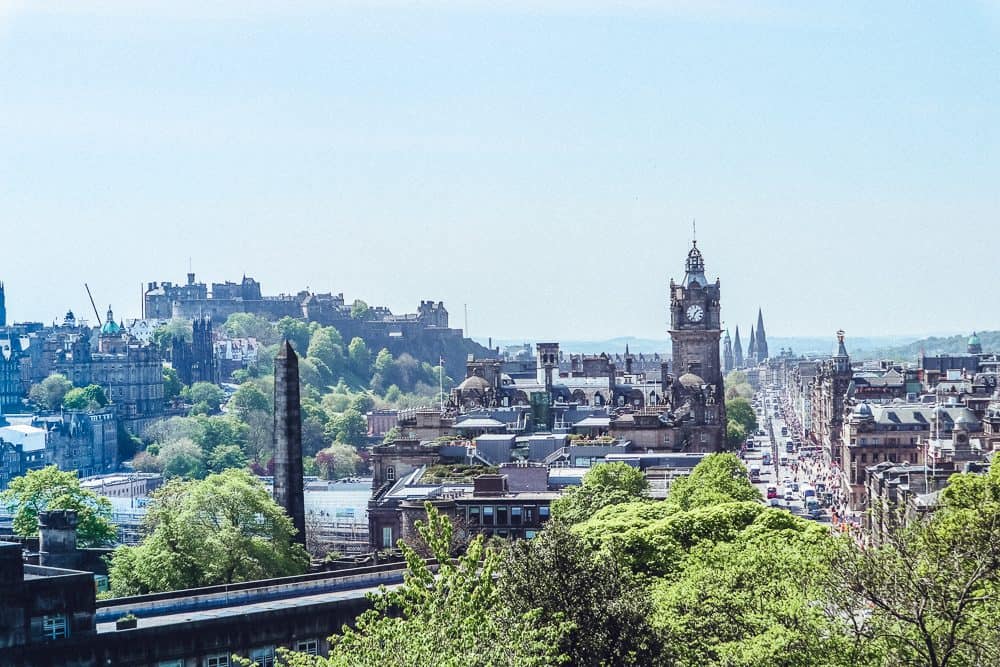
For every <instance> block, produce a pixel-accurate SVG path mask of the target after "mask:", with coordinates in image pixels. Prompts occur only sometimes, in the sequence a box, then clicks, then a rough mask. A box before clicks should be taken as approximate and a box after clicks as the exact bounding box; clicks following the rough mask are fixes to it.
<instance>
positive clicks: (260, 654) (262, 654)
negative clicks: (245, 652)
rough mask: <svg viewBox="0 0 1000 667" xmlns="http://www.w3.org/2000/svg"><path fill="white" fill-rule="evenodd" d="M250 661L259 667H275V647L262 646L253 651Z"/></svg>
mask: <svg viewBox="0 0 1000 667" xmlns="http://www.w3.org/2000/svg"><path fill="white" fill-rule="evenodd" d="M250 659H251V660H252V661H253V662H255V663H256V665H257V667H274V647H273V646H261V647H259V648H255V649H253V650H251V651H250Z"/></svg>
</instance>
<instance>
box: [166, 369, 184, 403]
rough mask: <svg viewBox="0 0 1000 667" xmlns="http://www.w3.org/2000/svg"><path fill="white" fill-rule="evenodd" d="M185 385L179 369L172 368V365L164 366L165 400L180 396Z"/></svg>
mask: <svg viewBox="0 0 1000 667" xmlns="http://www.w3.org/2000/svg"><path fill="white" fill-rule="evenodd" d="M183 388H184V385H183V384H182V383H181V378H180V376H179V375H177V370H176V369H174V368H171V367H170V366H164V367H163V399H164V400H165V401H173V400H174V399H175V398H178V397H180V395H181V389H183Z"/></svg>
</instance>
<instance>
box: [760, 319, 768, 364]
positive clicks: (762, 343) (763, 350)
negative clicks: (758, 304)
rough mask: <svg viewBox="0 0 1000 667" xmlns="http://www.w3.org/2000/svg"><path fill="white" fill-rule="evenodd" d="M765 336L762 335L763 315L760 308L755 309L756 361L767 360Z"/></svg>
mask: <svg viewBox="0 0 1000 667" xmlns="http://www.w3.org/2000/svg"><path fill="white" fill-rule="evenodd" d="M768 356H769V355H768V353H767V334H765V333H764V315H763V313H762V311H761V309H760V308H758V309H757V361H764V360H765V359H767V358H768Z"/></svg>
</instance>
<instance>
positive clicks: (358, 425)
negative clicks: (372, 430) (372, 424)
mask: <svg viewBox="0 0 1000 667" xmlns="http://www.w3.org/2000/svg"><path fill="white" fill-rule="evenodd" d="M329 435H330V436H331V440H334V441H336V442H343V443H345V444H348V445H354V446H361V445H363V444H365V441H366V440H367V439H368V420H367V419H366V418H365V417H364V415H362V414H361V413H360V412H358V411H357V410H354V409H353V408H348V409H347V410H345V411H344V412H343V413H342V414H341V415H339V416H338V417H336V418H335V419H333V421H332V423H331V426H330V434H329Z"/></svg>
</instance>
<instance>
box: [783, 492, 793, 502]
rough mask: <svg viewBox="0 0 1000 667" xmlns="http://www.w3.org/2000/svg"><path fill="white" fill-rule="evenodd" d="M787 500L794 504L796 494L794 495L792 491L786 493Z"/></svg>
mask: <svg viewBox="0 0 1000 667" xmlns="http://www.w3.org/2000/svg"><path fill="white" fill-rule="evenodd" d="M785 500H787V501H788V502H792V501H793V500H795V494H794V493H792V492H791V491H785Z"/></svg>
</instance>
